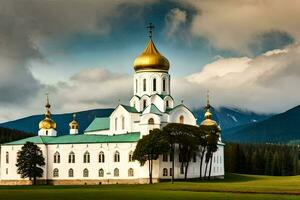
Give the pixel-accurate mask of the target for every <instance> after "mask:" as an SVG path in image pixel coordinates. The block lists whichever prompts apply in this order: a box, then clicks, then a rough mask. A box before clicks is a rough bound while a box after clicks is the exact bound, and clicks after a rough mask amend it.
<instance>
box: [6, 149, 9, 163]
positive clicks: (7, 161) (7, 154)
mask: <svg viewBox="0 0 300 200" xmlns="http://www.w3.org/2000/svg"><path fill="white" fill-rule="evenodd" d="M5 158H6V159H5V160H6V163H9V153H8V151H7V152H6V157H5Z"/></svg>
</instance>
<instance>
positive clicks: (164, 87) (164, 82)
mask: <svg viewBox="0 0 300 200" xmlns="http://www.w3.org/2000/svg"><path fill="white" fill-rule="evenodd" d="M163 91H164V92H165V91H166V79H165V78H163Z"/></svg>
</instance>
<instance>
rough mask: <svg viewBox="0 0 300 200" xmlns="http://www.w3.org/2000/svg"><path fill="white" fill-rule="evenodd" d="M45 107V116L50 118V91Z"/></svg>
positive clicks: (47, 94)
mask: <svg viewBox="0 0 300 200" xmlns="http://www.w3.org/2000/svg"><path fill="white" fill-rule="evenodd" d="M45 108H46V113H45V117H46V118H50V117H51V112H50V108H51V105H50V103H49V93H46V104H45Z"/></svg>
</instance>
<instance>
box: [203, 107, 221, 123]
mask: <svg viewBox="0 0 300 200" xmlns="http://www.w3.org/2000/svg"><path fill="white" fill-rule="evenodd" d="M201 126H218V124H217V122H216V121H214V120H212V114H211V112H210V111H209V109H207V110H206V112H205V114H204V120H203V121H202V122H201Z"/></svg>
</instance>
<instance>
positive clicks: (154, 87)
mask: <svg viewBox="0 0 300 200" xmlns="http://www.w3.org/2000/svg"><path fill="white" fill-rule="evenodd" d="M153 91H154V92H155V91H156V78H154V79H153Z"/></svg>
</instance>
